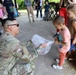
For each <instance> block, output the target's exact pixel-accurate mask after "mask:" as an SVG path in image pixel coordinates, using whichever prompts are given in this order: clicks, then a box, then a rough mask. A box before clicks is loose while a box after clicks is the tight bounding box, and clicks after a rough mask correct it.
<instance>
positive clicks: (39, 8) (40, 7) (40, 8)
mask: <svg viewBox="0 0 76 75" xmlns="http://www.w3.org/2000/svg"><path fill="white" fill-rule="evenodd" d="M36 10H37V14H36V17H37V18H38V15H39V11H40V17H41V18H42V6H38V7H37V8H36Z"/></svg>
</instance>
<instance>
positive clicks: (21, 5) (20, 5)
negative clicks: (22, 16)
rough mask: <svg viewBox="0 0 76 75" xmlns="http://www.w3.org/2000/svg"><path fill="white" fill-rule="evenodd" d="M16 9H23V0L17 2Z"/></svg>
mask: <svg viewBox="0 0 76 75" xmlns="http://www.w3.org/2000/svg"><path fill="white" fill-rule="evenodd" d="M17 3H18V9H20V10H21V9H25V5H24V0H17Z"/></svg>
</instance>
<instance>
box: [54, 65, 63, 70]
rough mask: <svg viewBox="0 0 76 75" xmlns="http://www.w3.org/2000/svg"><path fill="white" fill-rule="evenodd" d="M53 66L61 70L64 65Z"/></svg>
mask: <svg viewBox="0 0 76 75" xmlns="http://www.w3.org/2000/svg"><path fill="white" fill-rule="evenodd" d="M53 68H54V69H60V70H61V69H62V66H59V65H53Z"/></svg>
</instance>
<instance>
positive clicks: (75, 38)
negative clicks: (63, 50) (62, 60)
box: [67, 5, 76, 58]
mask: <svg viewBox="0 0 76 75" xmlns="http://www.w3.org/2000/svg"><path fill="white" fill-rule="evenodd" d="M67 14H68V18H69V19H68V28H69V31H70V33H71V48H70V50H69V51H68V53H67V57H68V58H70V55H71V54H72V52H73V50H76V5H69V6H68V7H67ZM73 56H74V55H73Z"/></svg>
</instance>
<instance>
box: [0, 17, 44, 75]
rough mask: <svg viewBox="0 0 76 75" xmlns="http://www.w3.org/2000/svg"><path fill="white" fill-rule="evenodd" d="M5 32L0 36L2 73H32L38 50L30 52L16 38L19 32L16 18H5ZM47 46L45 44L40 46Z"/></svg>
mask: <svg viewBox="0 0 76 75" xmlns="http://www.w3.org/2000/svg"><path fill="white" fill-rule="evenodd" d="M2 26H3V29H4V33H3V34H2V35H1V36H0V75H32V74H33V70H34V68H35V64H34V60H35V59H36V58H37V56H38V50H35V51H33V52H31V53H30V52H28V50H27V48H26V47H25V46H24V45H23V44H22V43H21V42H20V41H19V40H18V39H16V38H15V36H16V35H17V34H18V33H19V24H18V22H17V21H16V19H10V18H7V19H4V20H3V22H2ZM43 47H45V44H43V45H41V46H40V48H43Z"/></svg>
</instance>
